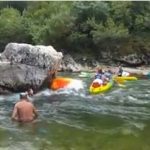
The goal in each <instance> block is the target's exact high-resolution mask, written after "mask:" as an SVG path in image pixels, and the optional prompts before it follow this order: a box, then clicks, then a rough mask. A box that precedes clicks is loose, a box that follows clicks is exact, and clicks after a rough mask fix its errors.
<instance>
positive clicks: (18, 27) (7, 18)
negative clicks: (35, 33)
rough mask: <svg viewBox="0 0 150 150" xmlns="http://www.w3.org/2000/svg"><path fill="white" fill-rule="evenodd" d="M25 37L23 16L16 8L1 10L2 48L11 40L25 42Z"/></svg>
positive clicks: (0, 36)
mask: <svg viewBox="0 0 150 150" xmlns="http://www.w3.org/2000/svg"><path fill="white" fill-rule="evenodd" d="M24 39H25V33H24V28H23V25H22V17H21V15H20V13H19V11H17V10H16V9H13V8H4V9H1V10H0V48H1V51H3V49H4V47H5V45H6V44H7V43H9V42H23V41H24Z"/></svg>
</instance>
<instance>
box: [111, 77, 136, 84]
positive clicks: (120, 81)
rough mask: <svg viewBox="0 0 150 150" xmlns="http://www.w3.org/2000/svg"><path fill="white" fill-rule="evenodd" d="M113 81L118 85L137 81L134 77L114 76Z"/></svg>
mask: <svg viewBox="0 0 150 150" xmlns="http://www.w3.org/2000/svg"><path fill="white" fill-rule="evenodd" d="M113 79H114V80H115V81H116V82H118V83H124V82H125V81H134V80H137V78H136V77H134V76H115V77H114V78H113Z"/></svg>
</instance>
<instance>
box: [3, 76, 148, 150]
mask: <svg viewBox="0 0 150 150" xmlns="http://www.w3.org/2000/svg"><path fill="white" fill-rule="evenodd" d="M62 75H63V76H67V77H73V78H75V79H79V80H81V81H82V86H83V88H82V89H80V88H79V89H70V90H60V91H55V92H54V91H51V90H48V89H45V90H43V91H41V92H39V93H37V94H36V95H35V96H34V98H33V100H34V104H35V105H36V107H37V109H38V111H39V118H38V119H37V122H35V123H31V124H18V123H15V122H12V121H11V119H10V115H11V111H12V109H13V106H14V104H15V103H16V102H17V101H18V99H19V94H18V93H16V94H13V95H7V96H4V95H1V96H0V150H150V88H149V85H150V80H138V81H131V82H127V83H126V87H124V88H121V87H118V86H117V85H114V87H113V88H112V89H111V90H110V91H108V92H107V93H104V94H102V95H90V94H89V93H88V87H89V85H90V83H91V81H92V79H90V78H79V77H78V74H62ZM76 86H77V87H78V86H79V85H76Z"/></svg>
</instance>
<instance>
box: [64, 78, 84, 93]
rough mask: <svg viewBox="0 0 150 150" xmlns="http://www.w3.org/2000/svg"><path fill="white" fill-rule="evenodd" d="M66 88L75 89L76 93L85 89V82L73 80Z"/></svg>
mask: <svg viewBox="0 0 150 150" xmlns="http://www.w3.org/2000/svg"><path fill="white" fill-rule="evenodd" d="M65 88H67V89H75V90H76V91H78V90H80V89H83V88H84V86H83V82H82V81H81V80H77V79H73V80H72V81H71V82H70V83H69V84H68V85H67V86H66V87H65Z"/></svg>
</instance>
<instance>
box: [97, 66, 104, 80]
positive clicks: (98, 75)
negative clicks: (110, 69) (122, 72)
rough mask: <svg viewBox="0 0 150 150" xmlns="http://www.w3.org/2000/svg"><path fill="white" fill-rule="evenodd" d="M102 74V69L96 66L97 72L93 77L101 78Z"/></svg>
mask: <svg viewBox="0 0 150 150" xmlns="http://www.w3.org/2000/svg"><path fill="white" fill-rule="evenodd" d="M102 74H103V71H102V69H99V68H98V70H97V72H96V75H95V79H101V77H102Z"/></svg>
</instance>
